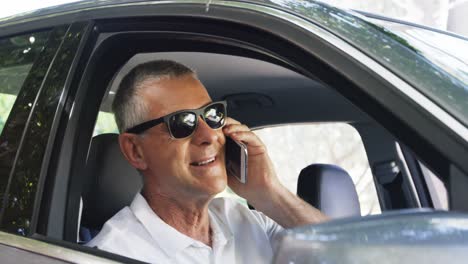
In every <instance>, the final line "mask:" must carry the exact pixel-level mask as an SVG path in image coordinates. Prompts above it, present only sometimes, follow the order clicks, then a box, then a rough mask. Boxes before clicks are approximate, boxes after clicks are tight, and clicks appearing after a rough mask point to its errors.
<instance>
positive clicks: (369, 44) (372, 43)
mask: <svg viewBox="0 0 468 264" xmlns="http://www.w3.org/2000/svg"><path fill="white" fill-rule="evenodd" d="M271 2H272V3H274V4H277V5H280V6H282V7H285V8H287V9H291V10H293V11H295V12H297V13H298V14H301V15H303V16H306V17H307V18H308V19H310V20H312V21H313V22H314V23H316V24H318V25H319V26H321V27H322V28H323V29H325V30H327V31H329V32H332V33H334V34H336V35H337V36H339V37H340V38H342V39H344V40H345V41H347V42H349V43H350V44H351V45H353V46H354V47H356V48H357V49H359V50H361V51H362V52H364V53H365V54H367V55H369V56H370V57H372V58H373V59H374V60H375V61H377V62H379V63H381V64H382V65H383V66H385V67H387V68H389V69H390V70H391V71H392V72H395V73H396V74H397V75H398V76H400V77H402V79H404V80H405V81H407V82H408V83H409V84H410V85H412V86H413V87H415V88H416V89H418V90H419V91H420V92H421V93H423V94H425V95H426V96H428V97H429V98H430V99H431V100H433V101H434V102H435V103H437V104H438V105H439V106H441V107H442V108H444V109H445V110H447V111H448V112H449V113H450V114H452V115H453V116H454V117H455V118H457V119H458V120H459V121H461V122H462V123H464V124H465V125H466V126H468V83H467V82H466V80H467V79H466V71H467V66H466V61H467V60H466V59H465V60H463V58H466V54H467V50H468V41H459V45H458V46H457V47H458V48H456V49H452V48H441V49H439V51H437V49H438V48H439V46H441V45H447V47H448V46H449V45H452V44H450V42H452V41H453V38H452V37H449V36H445V37H443V38H441V39H439V40H437V41H435V42H432V41H431V44H430V45H432V46H434V44H435V46H436V48H434V47H432V48H431V47H429V45H428V43H429V42H427V37H424V38H425V40H424V42H426V43H421V40H420V38H421V34H420V33H418V36H416V35H415V34H412V35H410V34H400V32H401V31H395V30H393V28H392V30H390V29H388V28H386V27H382V26H379V25H377V24H375V23H372V22H371V21H370V19H366V20H363V19H362V18H361V17H357V16H354V15H352V14H351V13H348V12H345V11H343V10H340V9H338V8H335V7H332V6H328V5H326V4H323V3H317V2H314V1H310V0H303V1H296V0H271ZM367 20H368V21H367ZM406 33H408V32H406ZM418 38H419V39H418ZM417 39H418V40H417ZM448 39H451V41H448ZM421 44H422V45H421ZM461 52H462V53H463V54H465V55H463V56H462V57H460V56H459V55H456V54H460V53H461ZM438 53H439V54H440V55H441V56H440V55H437V54H438ZM450 57H452V59H450ZM441 58H443V59H441ZM453 58H459V60H458V61H455V60H453ZM442 61H445V62H442ZM460 65H461V66H460ZM460 68H462V69H464V70H460Z"/></svg>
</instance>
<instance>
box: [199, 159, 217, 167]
mask: <svg viewBox="0 0 468 264" xmlns="http://www.w3.org/2000/svg"><path fill="white" fill-rule="evenodd" d="M214 160H215V158H211V159H209V160H205V161H201V162H197V163H196V165H197V166H202V165H205V164H208V163H210V162H213V161H214Z"/></svg>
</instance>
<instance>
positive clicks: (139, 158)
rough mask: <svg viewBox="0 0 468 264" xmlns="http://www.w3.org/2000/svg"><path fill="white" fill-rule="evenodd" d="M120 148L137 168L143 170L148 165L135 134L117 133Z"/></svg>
mask: <svg viewBox="0 0 468 264" xmlns="http://www.w3.org/2000/svg"><path fill="white" fill-rule="evenodd" d="M119 145H120V150H122V153H123V154H124V156H125V158H126V159H127V160H128V162H129V163H130V164H131V165H132V166H133V167H135V168H136V169H138V170H145V169H146V168H147V167H148V166H147V164H146V160H145V157H144V154H143V150H142V149H141V140H140V138H138V136H137V135H134V134H130V133H122V134H120V135H119Z"/></svg>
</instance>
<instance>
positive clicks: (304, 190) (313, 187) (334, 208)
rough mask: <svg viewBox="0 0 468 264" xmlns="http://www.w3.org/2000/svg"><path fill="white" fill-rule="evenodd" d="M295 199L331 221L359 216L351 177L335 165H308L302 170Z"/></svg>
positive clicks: (359, 209) (356, 197) (359, 212)
mask: <svg viewBox="0 0 468 264" xmlns="http://www.w3.org/2000/svg"><path fill="white" fill-rule="evenodd" d="M297 195H298V196H299V197H301V198H302V199H304V200H305V201H306V202H308V203H309V204H311V205H312V206H314V207H316V208H318V209H320V210H321V211H322V212H323V213H324V214H325V215H327V216H328V217H330V218H332V219H333V218H343V217H351V216H361V208H360V206H359V199H358V195H357V192H356V188H355V187H354V183H353V181H352V179H351V176H349V174H348V173H347V172H346V171H345V170H343V169H342V168H340V167H338V166H335V165H330V164H312V165H309V166H307V167H306V168H304V169H302V171H301V173H300V174H299V179H298V182H297Z"/></svg>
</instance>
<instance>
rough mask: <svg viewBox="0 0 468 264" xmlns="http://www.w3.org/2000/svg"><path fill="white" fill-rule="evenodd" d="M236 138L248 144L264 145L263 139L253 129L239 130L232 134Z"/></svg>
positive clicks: (253, 145)
mask: <svg viewBox="0 0 468 264" xmlns="http://www.w3.org/2000/svg"><path fill="white" fill-rule="evenodd" d="M230 137H231V138H232V139H234V140H237V141H240V142H243V143H245V144H246V145H247V146H252V147H256V146H263V143H262V141H260V139H259V138H258V137H257V135H255V134H254V133H253V132H252V131H238V132H234V133H232V134H230Z"/></svg>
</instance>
